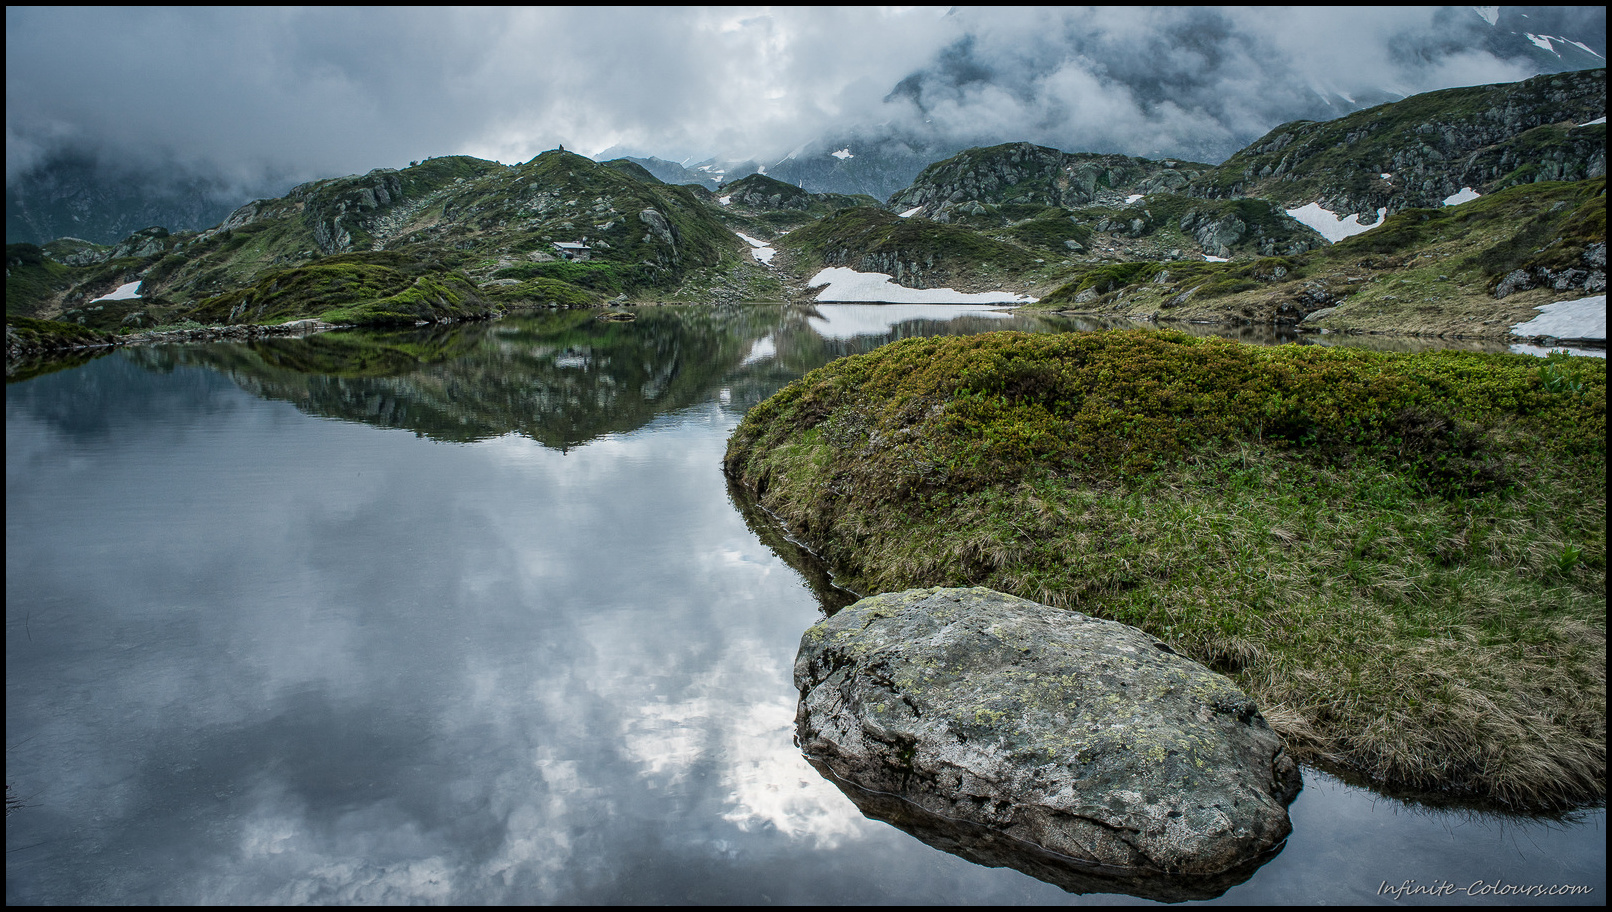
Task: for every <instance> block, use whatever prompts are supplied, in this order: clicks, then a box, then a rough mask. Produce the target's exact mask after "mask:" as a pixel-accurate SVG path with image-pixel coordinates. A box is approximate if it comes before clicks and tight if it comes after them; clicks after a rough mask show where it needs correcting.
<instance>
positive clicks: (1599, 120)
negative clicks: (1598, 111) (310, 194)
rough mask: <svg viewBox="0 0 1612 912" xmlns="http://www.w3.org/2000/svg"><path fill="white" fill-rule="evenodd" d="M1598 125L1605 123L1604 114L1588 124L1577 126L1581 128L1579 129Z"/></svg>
mask: <svg viewBox="0 0 1612 912" xmlns="http://www.w3.org/2000/svg"><path fill="white" fill-rule="evenodd" d="M1598 123H1606V115H1605V114H1602V115H1601V116H1600V117H1597V118H1595V119H1594V120H1592V121H1589V122H1588V123H1581V124H1579V126H1581V127H1593V126H1595V125H1596V124H1598Z"/></svg>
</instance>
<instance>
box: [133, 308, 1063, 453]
mask: <svg viewBox="0 0 1612 912" xmlns="http://www.w3.org/2000/svg"><path fill="white" fill-rule="evenodd" d="M864 306H867V307H873V308H877V307H878V305H864ZM934 311H935V314H936V317H937V319H930V320H924V319H906V320H903V321H902V322H895V323H892V324H887V325H884V326H880V327H877V330H878V331H876V332H873V333H870V334H865V335H852V336H847V337H844V338H834V337H830V338H824V337H823V336H822V335H820V334H819V325H820V324H821V323H822V322H823V318H822V316H821V314H820V313H819V312H818V311H817V310H815V309H814V308H812V307H810V306H806V307H799V306H785V305H777V306H772V305H750V306H746V307H744V308H718V307H676V308H672V307H667V308H643V309H640V310H639V311H638V312H637V319H636V320H634V321H632V322H626V323H616V322H606V321H601V320H598V319H596V315H595V313H594V312H592V311H583V310H565V311H555V312H544V313H537V314H526V315H521V316H516V317H510V318H506V319H504V320H500V321H498V322H495V323H490V324H468V325H464V324H462V325H458V326H451V327H439V328H431V329H421V330H408V331H390V332H383V331H349V332H330V333H323V334H320V335H316V336H308V337H306V338H274V339H260V340H257V341H254V342H251V343H246V344H221V345H209V346H162V347H154V348H147V349H138V350H131V351H130V352H129V357H130V358H131V360H133V361H135V363H138V364H141V365H142V366H145V367H147V368H149V369H153V370H167V369H171V368H172V367H173V366H174V365H176V364H188V365H195V366H205V367H210V368H213V369H215V370H218V371H220V372H223V373H225V374H227V375H228V376H229V377H231V378H232V379H233V380H234V381H235V382H236V383H238V384H239V385H240V386H241V387H242V388H244V389H246V390H247V391H249V392H251V393H253V394H255V395H258V396H261V397H263V398H265V399H280V400H284V401H286V402H290V403H292V404H293V405H295V406H296V407H297V408H299V409H302V410H303V411H305V412H308V413H309V414H313V415H319V416H321V417H326V418H339V419H342V420H346V421H357V422H362V423H365V424H373V425H376V426H378V427H388V428H402V429H406V430H411V431H414V432H415V433H417V434H420V435H422V436H425V437H430V438H432V439H434V440H447V441H457V442H464V441H472V440H484V439H487V438H491V437H499V436H502V435H504V434H508V433H511V432H514V433H519V434H523V435H525V436H527V437H530V438H532V439H533V440H536V441H538V442H539V443H541V444H543V445H544V446H548V447H552V448H555V449H560V450H563V449H566V448H569V447H573V446H577V445H579V444H582V443H585V442H587V441H589V440H593V439H595V438H597V437H600V436H603V435H605V434H612V433H623V432H627V431H631V430H634V429H636V428H639V427H642V426H643V425H645V424H647V423H648V422H649V421H650V420H652V419H653V418H654V417H655V416H657V415H661V414H665V413H667V412H670V411H674V410H676V409H680V408H684V407H687V406H690V405H693V404H695V403H698V402H702V401H706V400H707V399H709V398H711V397H713V396H716V395H717V394H718V391H719V390H721V391H723V393H724V395H722V396H721V401H723V402H724V403H725V404H726V405H727V406H728V407H729V408H730V409H734V410H737V411H740V412H743V411H744V410H746V409H748V408H749V407H750V406H752V405H754V404H756V403H757V402H760V401H761V400H763V399H765V398H767V397H768V396H770V395H772V394H773V393H775V392H777V391H778V389H779V388H780V387H781V386H783V385H784V384H785V383H788V382H789V381H791V380H793V379H795V378H796V377H799V376H801V375H802V374H804V373H806V372H807V371H809V370H812V369H814V368H817V367H821V366H822V365H824V364H827V363H828V362H830V361H832V360H834V359H836V358H841V357H844V356H846V355H854V354H860V353H862V352H867V351H871V350H873V349H874V348H877V347H878V346H880V345H883V344H885V343H886V342H889V341H892V340H894V339H901V338H907V337H909V336H931V335H964V334H972V333H977V332H984V331H989V330H996V329H1028V330H1038V331H1056V330H1059V329H1064V328H1072V327H1069V326H1066V325H1065V324H1066V323H1067V321H1061V320H1058V319H1056V318H1052V319H1049V318H1044V317H1032V318H1009V319H1001V318H995V317H980V316H973V317H970V316H961V317H959V318H958V319H954V320H948V319H947V318H948V317H950V316H951V314H949V313H947V309H946V307H944V306H937V307H935V308H934ZM892 316H894V314H892ZM901 316H903V317H907V316H910V315H909V314H906V313H905V312H903V313H902V314H901Z"/></svg>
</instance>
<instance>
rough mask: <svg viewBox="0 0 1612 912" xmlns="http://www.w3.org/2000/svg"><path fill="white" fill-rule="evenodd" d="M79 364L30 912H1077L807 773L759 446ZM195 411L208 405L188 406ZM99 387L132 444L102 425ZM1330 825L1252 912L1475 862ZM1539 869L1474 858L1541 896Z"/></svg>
mask: <svg viewBox="0 0 1612 912" xmlns="http://www.w3.org/2000/svg"><path fill="white" fill-rule="evenodd" d="M820 307H821V308H823V309H825V310H827V309H828V308H829V307H830V306H829V305H820ZM865 309H867V310H875V309H876V310H877V311H880V312H883V313H885V314H892V315H893V314H894V313H895V309H894V308H891V307H888V306H880V307H877V308H875V307H868V308H865ZM934 310H939V311H942V312H944V313H948V314H953V315H955V314H958V313H962V312H970V311H972V308H960V307H955V306H951V307H945V308H934ZM989 313H994V312H989ZM907 318H908V317H906V316H902V317H900V319H907ZM125 366H126V365H125ZM80 370H83V371H85V373H82V374H81V373H78V371H74V372H64V373H62V374H58V375H52V376H48V377H43V378H39V379H36V380H31V381H26V382H25V383H24V384H19V385H17V386H14V387H12V388H11V389H9V390H8V399H7V481H8V490H7V526H8V536H7V571H8V574H7V615H8V637H7V728H8V742H9V743H11V744H13V745H17V743H18V742H20V741H23V740H24V739H31V740H27V741H26V743H24V744H21V745H20V746H18V747H16V748H15V750H13V751H12V752H11V753H8V756H7V767H8V769H7V772H8V781H11V782H16V783H18V784H19V787H20V788H23V789H24V791H25V793H32V792H34V791H40V792H41V794H40V795H39V796H38V797H37V798H35V799H34V800H35V802H36V803H37V804H39V805H40V806H41V810H39V811H37V812H35V813H30V814H27V815H15V816H13V817H12V818H11V819H10V820H9V821H8V828H9V834H8V835H9V837H10V842H11V844H12V845H13V846H18V845H31V844H32V843H35V842H41V843H42V845H41V846H39V847H38V848H33V849H29V850H27V851H26V852H18V853H16V854H13V855H9V856H8V863H7V891H8V899H9V900H11V901H13V902H18V903H22V902H63V903H65V902H130V901H135V900H139V901H146V900H150V901H154V902H164V903H180V902H184V903H214V902H219V903H242V904H244V903H265V902H274V903H280V902H285V903H291V902H297V903H302V902H332V903H333V902H343V903H347V902H351V903H359V902H363V903H383V902H384V903H403V902H421V901H425V902H467V903H494V902H499V903H508V902H523V903H528V902H531V903H561V902H618V901H640V902H652V901H677V902H682V901H691V898H695V897H699V898H710V899H713V900H716V901H728V902H745V901H751V902H753V901H754V900H755V898H757V897H760V896H763V895H770V896H772V897H773V898H774V899H777V900H779V901H795V902H813V903H823V902H869V901H882V900H885V899H888V898H893V897H894V898H901V899H904V900H905V901H909V902H945V901H953V902H957V901H966V902H981V903H984V902H989V903H993V904H994V903H996V902H1047V901H1056V900H1062V899H1066V898H1067V897H1066V896H1065V895H1064V894H1061V893H1060V892H1058V891H1057V890H1056V889H1055V888H1051V887H1047V886H1046V885H1044V884H1040V883H1039V882H1035V881H1031V880H1030V879H1029V878H1025V877H1022V876H1021V875H1017V874H1014V873H1012V872H1003V871H998V870H991V869H984V868H978V867H976V866H972V865H969V864H967V863H965V862H960V861H957V860H956V859H951V858H950V857H949V856H943V855H941V854H940V853H938V852H935V851H933V850H931V849H929V848H927V847H925V846H923V845H922V844H920V843H917V842H916V841H915V840H911V839H910V838H908V837H906V836H904V835H903V834H901V833H899V832H897V831H894V830H892V829H891V828H889V827H885V826H883V825H882V824H873V823H869V822H868V821H865V820H863V819H862V818H861V816H860V814H859V813H858V812H857V811H856V810H855V809H854V806H852V805H851V804H850V803H849V802H848V801H846V800H845V799H844V797H843V796H841V795H839V794H838V792H837V790H834V789H833V787H832V786H830V785H829V784H828V783H826V782H824V781H822V780H821V779H820V778H818V777H816V774H815V772H814V771H812V770H811V769H810V767H808V766H806V765H805V763H804V761H803V760H802V759H801V758H800V756H799V751H798V749H796V748H795V746H794V745H793V743H792V734H793V731H792V728H793V714H794V697H795V692H794V688H793V684H792V682H791V680H790V669H791V665H792V662H793V658H794V651H795V646H796V644H797V643H798V642H799V637H800V634H801V632H802V631H804V630H805V629H806V628H807V627H808V626H809V625H810V624H811V623H812V622H813V621H814V620H816V619H817V617H818V616H819V614H818V611H817V607H816V605H815V602H814V600H813V599H812V597H811V595H810V594H809V590H807V589H806V588H805V587H804V585H803V584H802V582H801V580H800V578H799V577H798V576H797V575H796V574H795V573H794V572H793V571H790V570H789V569H788V568H787V567H785V566H784V565H783V564H782V563H781V562H780V561H779V560H778V559H777V558H776V557H774V556H773V555H772V554H771V552H770V551H768V550H767V548H766V546H765V545H763V544H762V543H760V542H759V541H757V540H756V538H755V536H754V535H753V534H751V533H750V531H749V530H748V529H747V528H745V526H744V523H743V520H742V519H741V518H740V517H739V516H738V515H737V513H736V512H735V511H734V510H733V508H732V506H731V505H730V504H729V502H728V500H727V491H726V486H725V484H724V483H723V481H722V479H721V476H720V472H719V466H720V462H721V457H722V454H723V449H724V441H725V437H726V434H727V432H728V430H730V429H731V427H732V425H733V422H734V421H736V420H737V419H736V416H732V415H725V414H723V413H721V412H717V411H711V410H700V409H689V410H685V411H683V412H679V413H676V414H673V415H667V416H663V417H661V418H658V419H656V420H655V421H654V422H653V423H652V424H651V425H649V426H647V427H645V428H643V429H642V430H640V431H638V432H634V433H632V434H620V435H611V436H607V437H603V438H599V439H597V440H594V441H592V442H590V443H588V444H586V445H584V446H581V447H577V448H574V449H572V451H571V452H570V453H569V454H561V453H559V452H557V451H554V450H550V449H547V448H545V447H543V446H541V445H540V444H537V443H536V442H534V441H532V440H530V439H529V438H525V437H520V436H517V435H509V436H506V437H502V438H497V439H494V440H487V441H482V442H478V443H475V444H464V445H461V444H444V443H433V442H431V441H430V440H422V439H419V438H417V437H415V436H414V434H412V433H410V432H407V431H396V430H382V429H377V428H374V427H370V426H368V425H361V424H352V423H344V422H335V421H323V420H312V419H309V418H307V417H306V416H303V415H301V414H300V413H297V412H296V411H295V410H294V409H293V408H292V407H291V406H289V405H287V404H285V403H280V402H265V401H263V400H260V399H256V398H253V397H251V396H249V395H247V394H245V393H242V392H240V391H239V390H235V389H233V388H232V387H229V386H228V383H227V381H224V380H222V379H220V378H218V377H217V375H213V374H210V373H207V372H202V371H196V370H193V369H190V368H180V369H179V370H177V371H175V372H174V373H173V374H172V375H163V376H156V375H151V374H147V373H146V372H143V371H138V370H136V371H134V372H133V373H132V374H131V373H129V372H128V371H125V370H121V369H120V366H119V363H118V362H117V361H115V360H114V359H113V358H105V359H101V360H99V361H96V362H92V363H91V364H89V365H86V367H85V368H82V369H80ZM198 377H200V378H202V380H200V381H198V379H197V378H198ZM207 378H212V380H216V381H217V382H216V383H214V382H212V381H211V380H208V379H207ZM75 384H77V385H75ZM168 384H180V385H185V384H189V385H190V386H191V387H196V386H200V387H202V389H201V391H200V392H201V393H204V394H205V395H199V396H198V397H197V404H196V405H195V407H194V409H193V410H192V411H185V410H184V406H183V402H184V401H185V399H184V397H182V396H170V395H169V394H168V393H164V392H163V390H169V392H170V393H171V392H172V390H171V388H170V387H169V386H168ZM219 384H223V385H224V386H225V387H226V388H225V389H219V388H218V386H219ZM86 385H87V386H94V387H97V388H98V390H99V392H98V393H97V395H99V396H101V397H103V398H104V399H105V400H106V401H105V402H103V403H101V404H98V405H96V408H97V409H104V411H105V412H106V414H105V415H101V414H100V413H99V412H97V415H99V417H92V418H86V417H85V416H82V415H79V414H77V412H76V411H75V410H77V409H80V408H87V406H85V405H84V403H85V402H86V401H87V400H86V396H85V393H84V390H83V389H81V387H82V386H86ZM48 389H56V390H59V391H61V392H60V396H59V398H55V399H51V398H49V397H46V396H44V394H43V392H41V391H44V390H48ZM119 397H122V398H119ZM165 397H166V398H165ZM122 399H129V400H134V401H136V404H127V408H125V407H124V405H126V403H123V401H122ZM36 400H37V401H36ZM138 402H144V403H146V405H144V406H140V405H138V404H137V403H138ZM153 402H161V403H164V405H163V408H162V410H161V411H163V412H164V413H169V412H171V413H172V414H171V415H169V417H167V418H163V417H161V416H160V415H155V414H153V413H152V411H151V408H152V407H151V405H150V404H151V403H153ZM36 406H37V407H36ZM141 408H144V409H146V411H139V410H140V409H141ZM128 415H138V420H137V421H134V420H133V419H129V418H125V417H121V416H128ZM109 416H110V417H109ZM131 421H132V422H133V423H132V424H131V426H130V427H128V428H125V427H124V425H125V424H129V423H130V422H131ZM163 422H166V424H164V423H163ZM23 479H26V480H25V481H24V480H23ZM22 530H26V534H24V533H23V531H22ZM28 611H31V612H32V614H31V615H30V620H29V621H28V627H27V629H26V630H24V629H23V622H22V619H21V616H22V615H24V614H25V613H26V612H28ZM1310 794H1311V797H1312V798H1318V797H1320V796H1321V790H1319V789H1317V790H1315V791H1314V792H1312V793H1310ZM1332 797H1333V798H1334V800H1335V801H1336V802H1337V803H1338V804H1342V805H1347V807H1349V808H1352V809H1353V811H1352V816H1351V815H1350V814H1345V813H1340V812H1338V811H1337V810H1336V809H1335V808H1334V807H1333V806H1332V804H1331V803H1327V804H1325V805H1322V804H1321V803H1319V802H1317V803H1315V805H1314V806H1315V807H1316V808H1317V810H1318V813H1317V814H1314V815H1311V816H1310V817H1308V818H1306V819H1303V820H1297V819H1296V823H1298V824H1299V831H1298V835H1296V837H1295V838H1296V839H1297V838H1300V837H1307V838H1309V839H1310V840H1311V842H1310V846H1312V847H1311V848H1306V849H1304V851H1302V852H1294V851H1293V850H1292V849H1291V848H1290V850H1289V851H1288V852H1286V853H1284V859H1285V862H1286V865H1288V866H1286V867H1284V866H1283V862H1284V859H1278V862H1277V863H1274V864H1273V866H1272V868H1271V869H1270V870H1271V871H1275V872H1277V873H1275V874H1273V873H1269V872H1262V873H1261V874H1260V876H1258V877H1256V878H1255V879H1254V880H1253V881H1252V882H1251V883H1250V884H1249V885H1248V887H1247V889H1246V890H1245V891H1244V892H1242V893H1241V894H1240V895H1241V896H1243V897H1245V898H1247V899H1248V900H1249V901H1255V902H1268V901H1288V900H1303V899H1310V900H1313V899H1315V898H1317V897H1318V896H1320V897H1323V898H1324V897H1326V896H1340V895H1347V894H1345V893H1341V892H1339V891H1338V890H1337V889H1336V888H1332V887H1328V888H1327V889H1326V891H1325V892H1323V893H1318V892H1317V889H1318V888H1317V887H1316V884H1317V883H1321V882H1327V883H1331V882H1334V881H1338V880H1339V879H1340V877H1342V876H1344V875H1347V876H1349V877H1353V878H1354V879H1355V880H1358V881H1360V882H1362V883H1364V882H1366V881H1368V880H1369V881H1370V883H1367V884H1366V886H1367V887H1368V888H1374V887H1375V886H1376V883H1377V879H1376V878H1377V877H1378V876H1379V875H1381V876H1382V877H1384V878H1386V877H1387V876H1388V874H1389V873H1390V872H1393V873H1394V874H1395V876H1396V877H1398V876H1417V877H1423V878H1426V877H1429V876H1431V875H1430V874H1428V873H1427V872H1428V871H1433V872H1434V873H1441V872H1442V871H1445V870H1449V867H1448V862H1447V859H1448V858H1449V857H1452V855H1459V854H1460V853H1463V852H1465V851H1466V850H1465V845H1466V842H1461V843H1459V844H1457V842H1456V840H1455V839H1454V837H1451V836H1449V835H1448V834H1446V835H1445V837H1442V838H1444V840H1445V842H1446V843H1448V844H1447V845H1443V846H1440V847H1431V848H1429V849H1427V851H1426V853H1425V854H1422V855H1418V856H1416V861H1415V864H1414V865H1410V864H1401V863H1399V862H1398V861H1397V860H1396V859H1398V858H1400V857H1401V856H1407V855H1410V854H1411V853H1409V852H1407V851H1406V849H1405V845H1406V844H1407V843H1406V840H1407V838H1409V839H1410V840H1411V842H1412V843H1414V844H1418V845H1419V844H1420V843H1418V842H1416V840H1417V839H1420V838H1421V834H1420V833H1417V834H1414V835H1412V836H1411V837H1405V836H1396V835H1394V834H1397V833H1404V832H1406V830H1407V828H1406V827H1405V826H1404V825H1403V822H1402V821H1397V820H1395V821H1388V822H1384V821H1383V820H1382V817H1381V815H1377V816H1372V814H1371V811H1372V799H1371V796H1370V795H1369V793H1360V792H1358V791H1356V790H1344V789H1341V788H1340V789H1339V790H1338V791H1337V793H1336V794H1335V795H1333V796H1332ZM1305 800H1306V799H1305V798H1304V797H1303V796H1301V799H1300V802H1301V805H1302V804H1303V802H1304V801H1305ZM1306 806H1307V805H1306ZM1346 819H1347V823H1346V824H1344V823H1339V821H1344V820H1346ZM1441 819H1442V818H1441ZM1604 819H1605V817H1604V812H1600V814H1599V816H1597V817H1596V818H1595V820H1597V821H1600V823H1596V824H1594V825H1593V827H1592V829H1593V830H1594V832H1592V833H1588V834H1586V833H1585V828H1580V829H1578V830H1575V831H1574V832H1573V833H1572V834H1569V835H1568V836H1566V837H1563V838H1560V839H1555V840H1552V839H1550V838H1549V834H1538V835H1536V834H1534V833H1533V832H1532V831H1529V832H1528V833H1527V834H1526V837H1525V838H1526V839H1527V840H1530V841H1531V840H1533V839H1535V838H1537V839H1538V840H1539V844H1540V845H1541V846H1543V847H1544V848H1543V849H1541V850H1539V851H1533V850H1530V857H1531V858H1533V857H1534V856H1540V855H1546V856H1556V855H1561V856H1563V857H1569V856H1573V853H1574V852H1577V851H1579V850H1578V849H1577V848H1573V846H1576V845H1577V843H1580V842H1582V843H1585V844H1586V846H1587V848H1584V849H1583V850H1582V852H1580V855H1582V853H1583V852H1587V853H1589V854H1588V856H1587V857H1594V858H1604V841H1605V838H1604ZM1438 825H1439V826H1440V827H1442V825H1443V824H1442V823H1439V824H1438ZM1597 838H1598V839H1599V844H1597V843H1596V839H1597ZM1564 842H1565V843H1572V844H1573V846H1568V847H1566V848H1564V847H1563V843H1564ZM1344 843H1347V844H1348V845H1349V847H1350V849H1349V853H1346V854H1344V855H1337V856H1336V857H1335V856H1334V855H1333V854H1329V853H1328V852H1326V851H1322V850H1317V849H1315V848H1313V846H1316V845H1330V844H1340V845H1341V844H1344ZM1295 845H1300V843H1295ZM1429 845H1431V840H1429ZM835 847H838V851H837V852H833V853H830V852H829V851H828V850H829V849H833V848H835ZM1569 848H1571V849H1572V851H1569V850H1568V849H1569ZM1508 851H1509V849H1507V848H1506V847H1501V848H1500V849H1496V848H1494V847H1492V846H1488V845H1484V846H1481V847H1480V850H1479V851H1475V852H1473V853H1471V854H1473V855H1474V859H1475V860H1474V861H1472V862H1471V864H1472V865H1488V866H1489V868H1492V869H1493V870H1494V871H1495V872H1497V873H1502V874H1504V873H1508V872H1517V871H1533V870H1537V869H1538V868H1537V865H1538V862H1537V861H1530V863H1529V865H1525V866H1517V865H1515V864H1512V863H1510V862H1507V863H1506V864H1501V863H1500V861H1497V859H1501V860H1504V859H1508V858H1510V855H1508V854H1507V853H1508ZM1511 854H1512V855H1514V854H1515V853H1514V852H1512V853H1511ZM1441 866H1442V867H1441ZM1413 869H1414V870H1413ZM1551 870H1554V869H1551ZM1572 870H1574V871H1577V870H1579V869H1577V868H1574V869H1572ZM1600 870H1601V872H1602V873H1601V879H1600V883H1602V884H1604V863H1603V866H1602V867H1601V869H1600ZM1283 872H1285V873H1283ZM1368 875H1369V876H1368ZM1491 876H1492V875H1491ZM1396 882H1397V880H1396ZM1105 899H1111V898H1109V897H1105Z"/></svg>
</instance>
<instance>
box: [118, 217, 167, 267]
mask: <svg viewBox="0 0 1612 912" xmlns="http://www.w3.org/2000/svg"><path fill="white" fill-rule="evenodd" d="M168 236H169V235H168V229H166V228H164V227H162V226H160V225H154V226H152V227H150V228H142V229H141V230H139V231H136V232H135V233H133V234H131V235H129V236H128V237H126V238H124V239H123V240H122V241H121V242H119V243H118V245H117V246H116V247H114V248H112V256H111V257H110V259H114V260H116V259H121V258H123V257H139V258H141V259H144V258H145V257H151V256H156V255H157V254H159V253H162V251H163V250H164V249H165V248H166V246H167V245H166V244H165V243H164V242H165V241H166V240H167V238H168Z"/></svg>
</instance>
